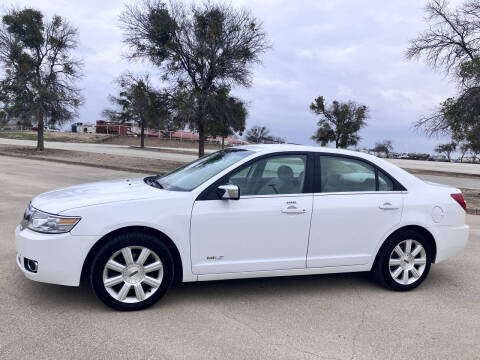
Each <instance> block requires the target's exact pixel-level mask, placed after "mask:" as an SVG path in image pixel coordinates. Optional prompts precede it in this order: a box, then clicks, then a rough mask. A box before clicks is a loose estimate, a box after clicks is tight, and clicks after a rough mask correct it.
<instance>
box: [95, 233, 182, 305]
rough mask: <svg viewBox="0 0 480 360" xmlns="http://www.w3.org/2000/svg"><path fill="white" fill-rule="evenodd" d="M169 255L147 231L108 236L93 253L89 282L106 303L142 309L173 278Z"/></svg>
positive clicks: (156, 297) (159, 242)
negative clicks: (109, 237)
mask: <svg viewBox="0 0 480 360" xmlns="http://www.w3.org/2000/svg"><path fill="white" fill-rule="evenodd" d="M173 265H174V263H173V258H172V255H171V254H170V251H169V250H168V248H167V247H166V246H165V245H164V244H163V243H162V242H161V241H159V239H158V238H156V237H155V236H153V235H151V234H147V233H141V232H132V233H125V234H119V235H117V236H116V237H114V238H112V239H110V240H109V241H108V242H107V243H106V244H105V245H104V246H103V247H102V248H100V250H99V251H98V253H97V254H96V255H95V257H94V259H93V261H92V266H91V268H90V283H91V286H92V289H93V292H94V293H95V295H96V296H97V297H98V298H99V299H100V300H101V301H102V302H103V303H104V304H105V305H107V306H109V307H111V308H113V309H116V310H122V311H132V310H141V309H145V308H147V307H149V306H151V305H153V304H154V303H156V302H157V301H158V300H159V299H160V298H162V297H163V296H164V295H165V293H166V292H167V290H168V289H169V288H170V286H171V284H172V282H173V275H174V274H173V269H174V267H173Z"/></svg>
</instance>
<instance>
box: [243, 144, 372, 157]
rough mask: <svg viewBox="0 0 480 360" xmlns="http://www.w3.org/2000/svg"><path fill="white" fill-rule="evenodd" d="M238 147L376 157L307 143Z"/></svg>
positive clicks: (257, 149)
mask: <svg viewBox="0 0 480 360" xmlns="http://www.w3.org/2000/svg"><path fill="white" fill-rule="evenodd" d="M235 148H237V149H245V150H250V151H255V152H265V153H269V152H282V151H311V152H322V153H332V154H343V155H351V156H357V157H363V158H367V159H368V158H375V156H372V155H370V154H366V153H362V152H358V151H352V150H345V149H335V148H329V147H324V146H307V145H296V144H251V145H242V146H236V147H235Z"/></svg>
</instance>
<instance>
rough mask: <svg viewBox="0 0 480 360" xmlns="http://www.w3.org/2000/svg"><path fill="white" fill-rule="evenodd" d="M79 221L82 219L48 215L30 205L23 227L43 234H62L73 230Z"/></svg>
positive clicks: (24, 217) (24, 216)
mask: <svg viewBox="0 0 480 360" xmlns="http://www.w3.org/2000/svg"><path fill="white" fill-rule="evenodd" d="M79 221H80V217H76V216H60V215H52V214H47V213H44V212H42V211H40V210H37V209H35V208H34V207H32V206H31V205H29V206H28V209H27V210H26V211H25V214H24V215H23V220H22V223H21V227H22V229H30V230H33V231H38V232H42V233H48V234H61V233H66V232H69V231H70V230H72V229H73V227H74V226H75V225H77V223H78V222H79Z"/></svg>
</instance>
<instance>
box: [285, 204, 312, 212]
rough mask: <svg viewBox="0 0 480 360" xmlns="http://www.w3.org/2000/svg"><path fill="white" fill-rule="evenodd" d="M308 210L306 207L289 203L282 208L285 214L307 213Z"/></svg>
mask: <svg viewBox="0 0 480 360" xmlns="http://www.w3.org/2000/svg"><path fill="white" fill-rule="evenodd" d="M306 212H307V210H306V209H299V208H297V207H296V206H295V205H289V206H287V207H285V208H283V209H282V213H284V214H305V213H306Z"/></svg>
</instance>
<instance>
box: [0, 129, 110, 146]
mask: <svg viewBox="0 0 480 360" xmlns="http://www.w3.org/2000/svg"><path fill="white" fill-rule="evenodd" d="M0 137H1V138H7V139H18V140H37V132H36V131H0ZM111 137H112V135H107V134H84V133H67V132H53V131H46V132H45V133H44V138H45V141H60V142H79V143H101V142H104V141H105V140H107V139H109V138H111Z"/></svg>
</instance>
